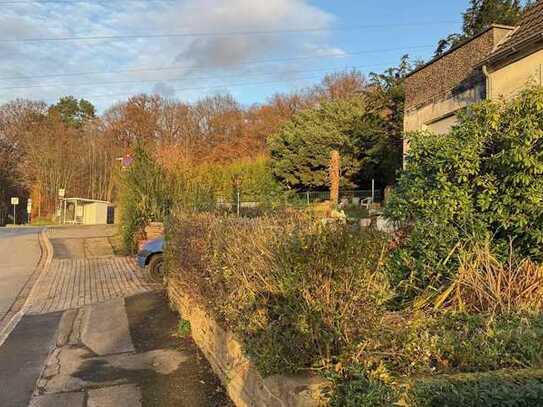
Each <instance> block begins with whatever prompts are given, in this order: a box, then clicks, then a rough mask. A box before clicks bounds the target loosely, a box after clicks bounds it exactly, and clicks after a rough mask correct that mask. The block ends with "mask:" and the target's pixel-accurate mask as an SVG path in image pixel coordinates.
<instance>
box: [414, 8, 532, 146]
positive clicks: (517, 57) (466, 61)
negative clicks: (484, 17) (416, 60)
mask: <svg viewBox="0 0 543 407" xmlns="http://www.w3.org/2000/svg"><path fill="white" fill-rule="evenodd" d="M542 66H543V0H538V1H537V2H536V3H535V4H534V5H533V6H532V7H531V8H530V9H529V10H528V11H527V12H526V14H525V16H524V18H523V19H522V21H521V22H520V24H519V25H518V26H517V27H509V26H504V25H492V26H490V27H489V28H488V29H487V30H485V31H484V32H482V33H480V34H478V35H477V36H475V37H473V38H471V39H469V40H467V41H465V42H463V43H461V44H459V45H458V46H456V47H454V48H453V49H451V50H450V51H448V52H447V53H445V54H443V55H441V56H439V57H437V58H435V59H433V60H432V61H430V62H429V63H427V64H425V65H423V66H421V67H419V68H418V69H416V70H415V71H413V72H412V73H411V74H410V75H409V76H408V77H407V78H406V81H405V92H406V101H405V116H404V129H405V131H406V132H411V131H417V130H423V129H424V130H429V131H432V132H434V133H437V134H443V133H446V132H448V131H449V129H450V128H451V127H452V126H453V125H454V124H455V123H456V121H457V118H456V115H457V113H458V111H459V110H461V109H462V108H464V107H466V106H469V105H471V104H473V103H477V102H480V101H482V100H484V99H498V98H502V97H504V98H509V97H512V96H514V95H516V94H518V92H519V91H520V90H522V89H524V88H525V87H526V86H528V85H529V84H535V85H543V74H542ZM405 143H406V142H405V141H404V152H405V151H407V149H408V145H406V144H405Z"/></svg>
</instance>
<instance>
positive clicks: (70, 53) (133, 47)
mask: <svg viewBox="0 0 543 407" xmlns="http://www.w3.org/2000/svg"><path fill="white" fill-rule="evenodd" d="M128 6H129V7H130V8H129V11H128V12H127V7H128ZM335 21H336V18H335V17H334V16H333V15H331V14H329V13H327V12H324V11H323V10H321V9H319V8H318V7H316V6H314V5H311V4H310V3H309V1H308V0H186V1H184V2H181V3H177V2H160V1H156V2H155V1H153V2H117V3H115V2H111V3H105V2H104V3H102V2H100V3H92V2H89V3H74V4H66V3H46V4H42V5H40V6H38V7H29V6H28V5H20V6H13V7H6V10H3V12H2V15H0V38H4V39H14V38H18V39H21V38H39V37H42V38H47V37H67V36H68V37H69V36H87V35H125V34H138V35H139V34H171V33H208V34H211V33H217V32H220V33H230V34H232V33H235V32H238V33H239V32H240V31H243V32H247V31H249V32H255V31H280V30H296V29H306V28H315V27H319V28H327V27H331V26H332V25H333V24H334V23H335ZM329 36H330V33H327V32H326V31H322V32H321V31H319V32H312V33H295V34H266V35H259V34H252V35H233V34H232V35H224V36H213V35H207V36H194V37H187V36H185V37H183V36H179V37H169V38H160V39H157V38H154V39H149V38H139V39H127V40H116V41H100V40H92V41H52V42H36V43H28V42H18V43H13V42H1V43H0V55H2V60H3V63H2V65H0V78H6V77H14V76H27V77H28V78H27V79H19V80H14V79H10V80H0V103H1V102H5V101H8V100H10V99H13V98H15V97H27V98H35V99H45V100H46V101H48V102H52V101H54V100H55V99H56V98H58V97H59V96H62V95H64V94H73V95H74V96H76V97H87V98H89V99H90V100H93V98H92V95H104V94H108V93H112V94H119V93H130V92H132V93H140V92H144V91H147V92H150V91H156V92H159V93H161V94H164V95H167V96H172V95H173V94H175V89H176V88H177V89H182V88H186V87H195V86H198V87H205V86H217V85H219V86H220V85H223V84H224V85H225V87H226V86H227V84H228V83H229V82H230V83H236V82H240V81H243V76H240V77H237V78H234V75H237V74H240V75H249V74H250V75H251V80H252V81H254V80H255V79H256V80H258V78H255V76H258V75H259V74H260V75H261V78H260V80H266V79H270V75H269V74H270V73H272V74H274V75H275V79H277V77H280V76H281V73H282V72H284V71H285V70H287V71H291V70H293V69H294V68H293V63H289V64H279V63H278V64H277V65H276V66H270V65H267V66H262V65H260V66H255V65H250V64H249V63H250V62H251V61H255V60H266V59H272V60H273V59H277V58H289V57H296V56H298V55H307V54H311V53H315V54H319V53H321V54H323V55H324V54H328V55H330V54H331V53H334V54H335V53H337V55H338V56H341V54H342V52H343V51H342V50H341V49H338V48H335V47H333V46H331V45H329V44H328V42H329V40H330V38H329ZM172 64H176V65H179V66H180V69H179V70H176V71H173V70H163V71H156V72H152V71H147V72H142V71H132V72H129V73H123V74H95V75H88V76H81V77H79V76H68V77H58V78H40V79H38V78H32V77H35V76H36V75H47V74H59V73H60V74H61V73H74V72H103V71H117V70H123V69H127V68H132V67H157V66H158V67H161V66H162V67H163V66H170V65H172ZM303 64H304V63H303V62H302V65H301V66H303ZM294 65H296V64H294ZM298 66H300V65H298ZM221 75H222V77H223V78H224V79H220V78H221ZM203 77H204V78H212V77H216V78H218V79H205V80H204V79H197V78H203ZM191 78H194V79H192V80H191ZM143 79H144V80H146V82H145V83H140V84H138V83H136V84H123V85H121V84H118V85H115V84H109V85H101V84H100V83H101V82H114V81H129V80H134V81H137V80H143ZM155 79H156V82H154V83H153V81H154V80H155ZM174 79H182V81H179V82H176V81H174ZM80 83H86V84H89V83H90V84H92V83H95V84H96V85H95V86H76V85H77V84H80ZM26 84H30V85H48V86H44V87H38V88H31V89H21V90H4V89H1V88H5V87H13V86H24V85H26ZM127 96H128V95H127ZM180 96H183V94H180ZM123 98H124V97H123V96H119V97H116V98H114V99H109V98H107V97H101V98H99V99H96V102H97V103H98V105H99V107H101V108H103V107H106V106H108V105H110V104H111V103H112V102H114V101H115V99H117V100H118V99H123Z"/></svg>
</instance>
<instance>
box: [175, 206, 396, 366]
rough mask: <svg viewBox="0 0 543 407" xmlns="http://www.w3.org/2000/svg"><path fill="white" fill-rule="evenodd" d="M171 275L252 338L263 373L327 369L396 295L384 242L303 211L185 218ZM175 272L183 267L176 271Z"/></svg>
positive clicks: (177, 225) (181, 221)
mask: <svg viewBox="0 0 543 407" xmlns="http://www.w3.org/2000/svg"><path fill="white" fill-rule="evenodd" d="M174 230H175V233H174V234H172V242H171V243H172V244H170V245H169V247H170V249H173V250H171V252H170V253H169V254H168V255H167V258H168V259H169V264H170V269H171V270H172V272H171V274H170V278H171V279H175V281H176V282H177V284H178V285H180V286H181V287H182V288H183V289H184V290H190V291H191V293H193V294H196V295H197V296H198V298H199V299H200V301H201V303H203V304H204V305H206V306H207V307H208V309H209V310H210V311H212V312H213V313H214V315H215V317H217V318H218V319H219V320H220V321H222V322H223V323H224V324H226V325H227V326H228V327H229V328H230V329H231V330H232V331H234V332H235V333H236V334H237V335H239V336H240V339H242V340H244V342H245V346H246V347H247V350H248V352H249V353H250V354H251V355H252V356H254V357H256V358H257V359H258V361H257V364H258V365H259V367H260V368H261V370H262V371H264V372H267V373H274V372H280V371H283V369H285V370H287V371H290V372H295V371H298V370H299V369H307V368H315V367H322V366H325V365H326V364H327V363H328V362H329V361H330V360H333V359H334V358H336V357H338V356H339V355H340V354H342V353H343V352H344V351H345V350H346V349H348V348H350V347H351V346H354V344H355V343H357V342H358V340H359V338H360V337H361V336H362V335H363V334H364V332H365V331H366V330H367V329H368V327H369V326H370V325H372V324H374V323H377V321H378V319H377V318H376V317H375V314H376V313H378V311H379V309H380V308H381V306H382V304H383V303H384V302H386V300H388V299H389V298H390V297H391V296H392V294H391V290H390V287H389V286H388V283H387V280H386V278H385V277H384V275H383V274H381V273H379V271H378V269H379V268H380V267H379V266H380V263H381V262H382V260H383V256H384V248H385V247H386V240H385V239H383V237H382V236H381V235H378V234H373V235H372V234H371V233H367V232H359V231H353V230H352V229H350V228H349V227H347V226H343V225H337V226H333V225H329V226H323V225H322V224H321V223H320V222H318V221H317V220H315V219H313V218H312V217H310V216H308V215H305V214H303V213H297V212H282V213H279V214H276V215H273V216H266V217H262V218H258V219H239V218H233V217H217V216H213V215H209V214H201V215H193V216H188V215H183V216H178V217H177V219H176V222H175V225H174ZM173 270H175V271H173Z"/></svg>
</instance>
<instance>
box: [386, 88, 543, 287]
mask: <svg viewBox="0 0 543 407" xmlns="http://www.w3.org/2000/svg"><path fill="white" fill-rule="evenodd" d="M410 141H411V144H410V150H409V153H408V156H407V165H406V169H405V171H404V172H403V174H402V175H401V177H400V180H399V183H398V187H397V190H396V193H395V194H394V195H393V197H392V199H390V200H389V204H388V206H387V214H388V216H389V217H391V218H392V219H394V220H396V221H399V222H401V223H403V224H404V225H406V226H409V227H410V228H411V233H410V235H409V237H408V238H407V240H406V241H405V242H403V245H401V247H400V248H399V249H398V250H397V251H396V252H395V254H394V255H393V261H392V271H393V274H394V276H395V277H396V279H397V281H398V282H401V284H404V286H405V288H406V289H407V291H409V292H411V293H413V290H414V291H417V290H418V289H422V288H425V287H427V286H429V285H432V284H434V285H435V284H437V285H440V284H442V283H443V282H444V280H445V279H447V278H448V277H449V274H450V272H451V270H453V269H455V268H457V263H456V262H455V257H454V256H453V254H454V249H455V247H456V245H457V243H458V242H459V241H461V240H465V239H468V238H469V239H471V238H474V239H475V240H479V239H481V238H483V237H484V238H488V237H489V236H491V237H493V241H494V242H495V245H496V248H497V249H498V251H499V250H500V248H501V249H503V251H504V252H505V251H506V249H507V247H508V245H509V243H510V241H511V242H512V245H513V248H514V249H515V251H516V252H517V253H518V254H519V255H520V256H531V257H533V258H534V259H536V260H538V259H541V258H542V257H543V205H542V203H543V178H542V175H543V89H540V88H533V89H529V90H526V91H525V92H523V93H522V94H521V95H519V96H518V97H517V98H515V99H513V100H511V101H507V102H505V101H499V102H483V103H481V104H478V105H475V106H473V107H471V108H470V109H468V110H466V111H465V112H463V113H462V114H461V115H460V118H459V123H458V125H456V126H455V127H454V128H453V129H452V130H451V132H450V133H449V134H447V135H433V134H429V133H418V134H413V135H410Z"/></svg>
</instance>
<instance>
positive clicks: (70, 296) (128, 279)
mask: <svg viewBox="0 0 543 407" xmlns="http://www.w3.org/2000/svg"><path fill="white" fill-rule="evenodd" d="M155 288H158V286H157V285H154V284H150V283H148V282H146V279H145V276H144V275H143V272H142V271H141V270H140V269H139V268H138V266H137V264H136V263H135V261H134V259H132V258H129V257H97V258H87V259H53V261H52V263H51V265H50V267H49V269H48V270H47V271H46V273H45V274H44V276H43V277H42V280H41V282H40V285H39V287H37V290H36V292H35V294H34V295H33V297H32V299H31V303H32V306H31V308H30V311H29V313H30V314H44V313H49V312H55V311H63V310H67V309H72V308H79V307H82V306H85V305H91V304H96V303H101V302H104V301H108V300H111V299H113V298H119V297H128V296H130V295H134V294H139V293H143V292H146V291H151V290H153V289H155Z"/></svg>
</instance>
